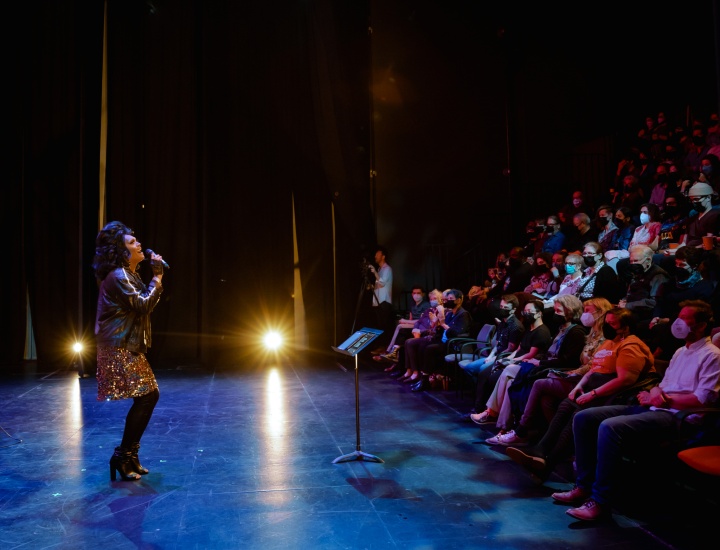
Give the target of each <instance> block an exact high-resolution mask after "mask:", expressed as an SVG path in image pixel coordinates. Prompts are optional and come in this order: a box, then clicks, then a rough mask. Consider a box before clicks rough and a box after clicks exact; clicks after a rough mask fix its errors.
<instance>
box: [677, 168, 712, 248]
mask: <svg viewBox="0 0 720 550" xmlns="http://www.w3.org/2000/svg"><path fill="white" fill-rule="evenodd" d="M714 193H715V191H714V190H713V188H712V187H711V186H710V185H708V184H707V183H703V182H701V181H699V182H695V183H694V184H693V185H692V186H691V187H690V190H689V191H688V200H689V201H690V205H691V206H692V209H693V211H691V212H690V217H689V218H688V223H687V236H686V237H685V245H686V246H695V247H700V246H702V238H703V237H705V236H706V235H708V234H712V235H720V207H719V206H713V204H712V199H713V196H714Z"/></svg>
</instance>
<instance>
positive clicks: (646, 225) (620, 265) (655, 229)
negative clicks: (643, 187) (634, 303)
mask: <svg viewBox="0 0 720 550" xmlns="http://www.w3.org/2000/svg"><path fill="white" fill-rule="evenodd" d="M659 219H660V211H659V210H658V207H657V206H655V205H654V204H650V203H645V204H643V205H642V206H641V207H640V225H638V226H637V227H636V228H635V231H634V233H633V237H632V239H630V246H629V247H628V250H618V251H617V253H616V254H614V255H613V256H614V258H617V264H616V266H615V271H617V274H618V275H619V276H620V277H622V276H623V269H627V265H628V262H627V258H628V257H629V256H630V252H629V250H630V248H632V247H633V246H637V245H645V246H649V247H650V248H651V249H652V250H653V251H655V250H657V248H658V244H659V242H660V228H661V227H662V224H661V223H660V222H659V221H658V220H659ZM606 259H607V255H606ZM623 260H625V261H623ZM611 262H612V260H608V263H611Z"/></svg>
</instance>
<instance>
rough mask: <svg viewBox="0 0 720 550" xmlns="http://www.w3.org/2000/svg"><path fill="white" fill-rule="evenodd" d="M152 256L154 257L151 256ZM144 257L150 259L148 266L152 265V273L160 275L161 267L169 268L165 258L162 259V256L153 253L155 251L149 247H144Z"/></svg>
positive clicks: (161, 272)
mask: <svg viewBox="0 0 720 550" xmlns="http://www.w3.org/2000/svg"><path fill="white" fill-rule="evenodd" d="M153 256H155V257H154V258H153ZM145 257H146V258H147V259H148V260H150V266H151V267H152V271H153V275H162V274H163V269H170V266H169V265H168V264H167V262H166V261H165V260H163V259H162V256H160V255H159V254H155V252H153V251H152V250H151V249H149V248H146V249H145Z"/></svg>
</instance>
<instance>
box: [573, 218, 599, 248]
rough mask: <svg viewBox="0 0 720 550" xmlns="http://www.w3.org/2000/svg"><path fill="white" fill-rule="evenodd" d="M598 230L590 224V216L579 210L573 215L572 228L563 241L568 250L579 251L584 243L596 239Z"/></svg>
mask: <svg viewBox="0 0 720 550" xmlns="http://www.w3.org/2000/svg"><path fill="white" fill-rule="evenodd" d="M599 234H600V232H599V231H598V230H597V228H595V227H594V226H593V224H592V220H590V216H588V215H587V214H585V213H583V212H580V213H579V214H575V215H574V216H573V229H572V232H571V233H570V235H569V236H568V238H567V240H566V241H565V249H566V250H567V251H568V252H580V251H581V250H582V249H583V246H585V243H587V242H590V241H596V240H597V238H598V235H599Z"/></svg>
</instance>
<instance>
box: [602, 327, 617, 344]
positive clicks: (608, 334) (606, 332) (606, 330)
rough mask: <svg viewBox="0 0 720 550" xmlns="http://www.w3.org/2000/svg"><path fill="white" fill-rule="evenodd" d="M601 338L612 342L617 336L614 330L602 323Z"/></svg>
mask: <svg viewBox="0 0 720 550" xmlns="http://www.w3.org/2000/svg"><path fill="white" fill-rule="evenodd" d="M603 336H604V337H605V339H606V340H614V339H615V337H616V336H617V330H615V329H614V328H613V327H611V326H610V325H608V324H607V323H603Z"/></svg>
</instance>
